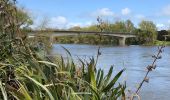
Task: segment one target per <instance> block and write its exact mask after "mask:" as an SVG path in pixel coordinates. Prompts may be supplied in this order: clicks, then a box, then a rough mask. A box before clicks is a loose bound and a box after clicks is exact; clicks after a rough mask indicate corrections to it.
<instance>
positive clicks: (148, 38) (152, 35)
mask: <svg viewBox="0 0 170 100" xmlns="http://www.w3.org/2000/svg"><path fill="white" fill-rule="evenodd" d="M135 33H137V35H138V41H139V44H146V45H150V44H151V45H152V44H153V43H154V41H155V40H156V38H157V28H156V25H155V24H154V23H153V22H152V21H142V22H141V23H140V24H139V29H137V30H136V31H135Z"/></svg>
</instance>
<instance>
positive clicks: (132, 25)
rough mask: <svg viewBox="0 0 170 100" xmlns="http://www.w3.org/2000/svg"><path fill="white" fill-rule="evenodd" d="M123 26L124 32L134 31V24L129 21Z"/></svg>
mask: <svg viewBox="0 0 170 100" xmlns="http://www.w3.org/2000/svg"><path fill="white" fill-rule="evenodd" d="M125 26H126V32H132V31H133V30H134V29H135V27H134V24H133V23H132V22H131V20H129V19H128V20H126V21H125Z"/></svg>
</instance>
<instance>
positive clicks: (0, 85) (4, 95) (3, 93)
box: [0, 80, 8, 100]
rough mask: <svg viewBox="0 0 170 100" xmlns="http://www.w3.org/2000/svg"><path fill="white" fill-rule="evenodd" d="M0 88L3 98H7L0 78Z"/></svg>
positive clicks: (6, 99) (5, 99)
mask: <svg viewBox="0 0 170 100" xmlns="http://www.w3.org/2000/svg"><path fill="white" fill-rule="evenodd" d="M0 88H1V92H2V95H3V98H4V100H8V97H7V93H6V90H5V88H4V87H3V85H2V81H1V80H0Z"/></svg>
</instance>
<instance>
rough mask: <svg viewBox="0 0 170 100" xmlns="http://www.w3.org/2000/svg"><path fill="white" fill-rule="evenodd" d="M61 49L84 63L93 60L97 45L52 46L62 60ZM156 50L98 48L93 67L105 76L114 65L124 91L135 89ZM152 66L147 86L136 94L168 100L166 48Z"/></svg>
mask: <svg viewBox="0 0 170 100" xmlns="http://www.w3.org/2000/svg"><path fill="white" fill-rule="evenodd" d="M61 46H64V47H65V48H67V49H68V50H69V51H70V52H71V54H72V56H73V58H74V59H75V60H76V59H78V57H79V58H82V59H86V60H88V59H89V58H90V57H92V56H94V57H95V56H96V54H97V50H98V46H94V45H78V44H54V45H53V50H52V54H53V55H57V54H61V55H63V56H65V57H66V52H65V51H64V49H63V48H62V47H61ZM157 50H158V49H157V47H156V46H126V47H118V46H117V47H116V46H101V49H100V51H101V53H102V55H101V56H100V58H99V61H98V64H97V68H102V69H103V70H104V71H105V72H106V73H107V72H108V70H109V67H110V66H111V65H114V67H115V68H114V71H115V73H116V72H118V71H120V70H121V69H123V68H125V69H126V70H125V72H124V73H123V76H122V78H121V81H120V82H123V81H126V82H127V86H128V89H130V90H135V89H136V87H137V86H138V84H139V82H140V81H141V80H142V78H143V77H144V75H145V72H146V66H147V65H150V64H151V63H152V61H153V58H152V57H151V56H152V55H153V54H155V53H157ZM156 64H157V68H156V70H154V71H153V72H151V73H150V74H149V78H150V80H149V83H145V84H144V85H143V87H142V90H141V92H140V95H141V97H142V100H169V97H170V47H166V48H165V49H164V52H163V53H162V59H160V60H158V62H157V63H156ZM115 73H114V74H115Z"/></svg>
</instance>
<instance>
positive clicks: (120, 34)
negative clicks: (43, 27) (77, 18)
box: [28, 31, 136, 46]
mask: <svg viewBox="0 0 170 100" xmlns="http://www.w3.org/2000/svg"><path fill="white" fill-rule="evenodd" d="M36 33H40V32H38V31H34V32H32V33H30V34H28V36H29V37H34V36H36ZM41 33H45V31H44V32H41ZM40 35H43V36H45V35H46V36H49V35H50V41H51V42H53V39H54V37H60V36H76V35H100V36H111V37H117V38H118V39H119V45H120V46H125V45H126V44H125V41H126V39H127V38H133V37H136V35H135V34H132V33H123V32H92V31H52V32H51V33H50V34H40Z"/></svg>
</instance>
